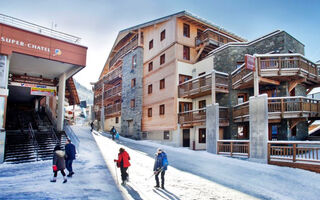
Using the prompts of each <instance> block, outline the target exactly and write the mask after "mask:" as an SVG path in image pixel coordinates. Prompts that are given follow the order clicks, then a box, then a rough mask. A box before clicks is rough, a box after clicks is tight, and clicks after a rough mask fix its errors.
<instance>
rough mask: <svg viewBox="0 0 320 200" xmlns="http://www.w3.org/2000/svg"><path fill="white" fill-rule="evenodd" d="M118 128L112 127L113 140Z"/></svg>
mask: <svg viewBox="0 0 320 200" xmlns="http://www.w3.org/2000/svg"><path fill="white" fill-rule="evenodd" d="M116 132H117V131H116V129H115V128H114V126H113V127H112V128H111V130H110V133H111V134H112V140H114V135H115V134H116Z"/></svg>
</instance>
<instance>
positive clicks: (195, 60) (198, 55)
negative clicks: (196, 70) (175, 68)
mask: <svg viewBox="0 0 320 200" xmlns="http://www.w3.org/2000/svg"><path fill="white" fill-rule="evenodd" d="M204 46H205V45H202V47H201V48H200V50H199V52H198V54H197V56H196V58H195V59H194V62H197V60H198V59H199V57H200V55H201V53H202V51H203V49H204Z"/></svg>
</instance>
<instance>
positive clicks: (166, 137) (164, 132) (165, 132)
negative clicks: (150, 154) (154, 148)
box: [163, 131, 170, 140]
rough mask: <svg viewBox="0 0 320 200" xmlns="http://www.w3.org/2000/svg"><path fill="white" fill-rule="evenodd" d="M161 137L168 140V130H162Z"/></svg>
mask: <svg viewBox="0 0 320 200" xmlns="http://www.w3.org/2000/svg"><path fill="white" fill-rule="evenodd" d="M163 139H164V140H170V131H163Z"/></svg>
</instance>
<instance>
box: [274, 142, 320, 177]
mask: <svg viewBox="0 0 320 200" xmlns="http://www.w3.org/2000/svg"><path fill="white" fill-rule="evenodd" d="M268 163H269V164H275V165H281V166H289V167H296V168H302V169H306V170H311V171H315V172H318V173H319V172H320V142H316V141H312V142H310V141H297V142H296V141H269V142H268Z"/></svg>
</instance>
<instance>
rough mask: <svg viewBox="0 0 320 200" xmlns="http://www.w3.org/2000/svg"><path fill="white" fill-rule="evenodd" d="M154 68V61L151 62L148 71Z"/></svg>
mask: <svg viewBox="0 0 320 200" xmlns="http://www.w3.org/2000/svg"><path fill="white" fill-rule="evenodd" d="M152 70H153V62H150V63H149V67H148V71H149V72H150V71H152Z"/></svg>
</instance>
